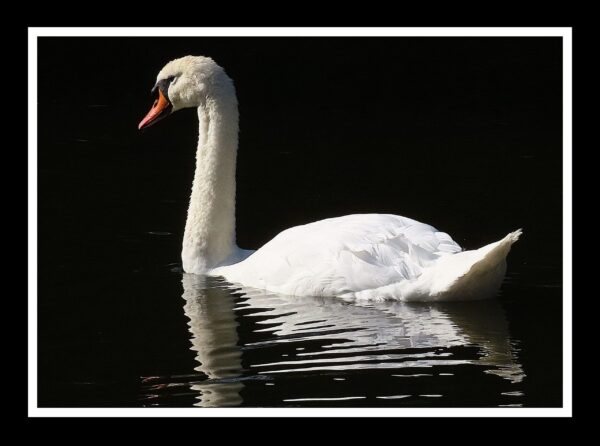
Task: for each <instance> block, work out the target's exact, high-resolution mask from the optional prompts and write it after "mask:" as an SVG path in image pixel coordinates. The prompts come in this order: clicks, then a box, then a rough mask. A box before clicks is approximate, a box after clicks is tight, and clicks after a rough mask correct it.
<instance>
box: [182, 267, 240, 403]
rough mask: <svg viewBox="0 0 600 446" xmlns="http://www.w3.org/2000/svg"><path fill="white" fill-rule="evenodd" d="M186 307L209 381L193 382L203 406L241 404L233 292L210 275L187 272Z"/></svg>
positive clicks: (201, 369) (195, 346)
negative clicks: (218, 285) (212, 283)
mask: <svg viewBox="0 0 600 446" xmlns="http://www.w3.org/2000/svg"><path fill="white" fill-rule="evenodd" d="M182 284H183V296H182V297H183V298H184V299H185V305H184V307H183V309H184V311H185V315H186V316H187V317H188V318H189V322H188V326H189V331H190V333H191V334H192V337H191V341H192V350H194V351H195V352H196V360H197V361H198V363H199V365H198V366H197V367H196V368H195V370H196V371H198V372H202V373H204V374H205V375H206V376H207V377H208V379H207V380H206V381H203V382H200V383H196V384H193V385H192V386H191V388H192V390H195V391H197V392H198V393H199V395H198V402H197V403H196V404H195V405H196V406H200V407H224V406H238V405H239V404H240V403H241V402H242V398H241V396H240V390H241V389H242V388H243V384H242V383H241V382H240V381H237V380H236V378H237V377H239V375H240V373H241V369H242V352H241V349H240V347H239V346H238V335H237V327H238V323H237V322H236V320H235V313H234V296H233V295H232V294H231V293H230V292H229V291H228V290H226V289H221V288H215V287H211V286H209V285H208V284H207V278H206V277H204V276H198V275H195V274H184V275H183V279H182Z"/></svg>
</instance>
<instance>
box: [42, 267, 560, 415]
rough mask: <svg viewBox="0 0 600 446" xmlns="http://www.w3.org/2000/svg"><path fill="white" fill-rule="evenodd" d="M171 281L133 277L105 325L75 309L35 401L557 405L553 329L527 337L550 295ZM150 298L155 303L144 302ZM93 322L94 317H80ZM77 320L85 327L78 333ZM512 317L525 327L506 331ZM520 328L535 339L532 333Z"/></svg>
mask: <svg viewBox="0 0 600 446" xmlns="http://www.w3.org/2000/svg"><path fill="white" fill-rule="evenodd" d="M169 268H171V269H174V270H175V271H170V270H167V271H162V272H155V273H154V274H151V275H148V274H143V273H137V274H131V276H130V278H131V285H135V284H138V285H139V289H137V290H136V291H135V292H133V293H131V294H129V295H127V294H123V295H122V296H120V298H121V299H124V300H127V303H126V304H125V305H126V311H124V312H123V307H122V304H121V307H120V308H121V310H120V312H111V311H110V310H109V309H106V308H99V307H102V304H101V303H100V302H96V303H95V304H92V306H91V308H89V305H88V308H87V309H84V308H83V306H78V305H76V304H75V305H74V306H73V308H71V311H83V313H82V314H81V317H82V318H83V319H82V320H81V321H80V324H81V327H80V330H79V331H77V332H78V333H79V338H74V339H69V340H65V341H64V342H62V343H54V345H52V346H51V347H50V348H48V345H47V343H46V342H42V345H43V346H44V349H43V350H42V356H41V358H42V362H41V365H42V368H41V370H43V371H44V372H45V373H44V374H42V375H41V376H40V384H41V387H40V390H41V398H42V401H45V402H47V404H49V405H55V404H57V403H59V404H58V405H59V406H60V405H63V404H66V405H84V406H85V405H110V406H112V405H119V406H121V405H125V406H199V407H224V406H325V407H337V406H370V407H373V406H411V407H413V406H431V407H439V406H442V407H444V406H452V407H457V406H506V407H511V406H515V407H523V406H530V405H534V406H535V405H549V404H550V405H551V404H557V403H559V402H560V393H561V388H560V382H559V381H558V378H559V375H557V374H556V371H555V370H556V369H557V364H556V363H554V364H551V369H549V370H548V369H545V368H546V365H545V363H546V362H547V361H550V362H551V363H552V362H556V361H558V360H559V358H560V356H559V353H560V342H561V338H560V336H561V330H560V329H559V328H558V329H554V330H553V331H549V332H547V333H543V337H539V338H538V337H537V336H539V335H540V334H541V333H535V332H536V331H542V330H545V329H548V328H550V327H548V326H547V321H545V320H544V319H540V318H537V319H536V315H535V308H536V305H539V304H540V302H542V301H543V302H544V305H549V306H551V307H557V306H559V305H560V294H559V291H560V287H559V286H558V284H555V286H554V287H548V286H544V287H536V286H531V287H522V286H519V287H516V286H515V283H514V281H515V280H516V279H515V278H514V277H509V280H508V281H507V283H506V284H505V286H504V293H503V295H502V297H501V298H499V299H496V300H490V301H481V302H465V303H447V304H444V303H435V304H425V303H422V304H418V303H401V302H355V301H345V300H343V299H339V298H318V297H290V296H284V295H277V294H272V293H267V292H264V291H259V290H254V289H245V288H241V287H236V286H233V285H231V284H229V283H227V282H225V281H223V280H222V279H219V278H212V277H203V276H195V275H189V274H181V273H179V272H178V271H177V269H178V267H176V266H175V267H169ZM539 273H540V271H538V274H539ZM97 284H100V283H98V282H97ZM89 285H90V286H93V282H91V283H90V284H89ZM100 285H101V284H100ZM100 288H101V286H100ZM83 289H85V288H83ZM146 293H153V294H154V295H156V294H157V293H158V295H159V296H162V297H160V298H159V299H153V303H152V304H150V303H144V300H143V299H144V294H146ZM100 294H101V292H100ZM99 298H100V296H99ZM96 311H99V312H100V314H101V315H102V317H100V318H99V314H93V315H92V314H89V313H93V312H96ZM86 312H89V313H88V316H86ZM119 313H120V314H119ZM86 317H88V318H89V319H88V321H87V322H92V323H93V325H94V326H93V327H85V325H86ZM511 317H514V318H515V319H517V320H518V321H520V322H518V323H516V324H509V322H508V321H509V319H510V318H511ZM102 318H107V319H113V318H126V319H127V321H126V323H125V324H123V325H121V326H119V325H120V324H118V323H117V324H115V321H110V323H109V324H108V326H110V327H113V331H112V332H108V333H107V332H104V331H102V330H101V327H102V325H103V321H102ZM528 318H531V320H532V321H536V324H537V326H538V328H537V329H534V330H531V329H528V326H529V325H530V322H529V321H527V320H526V319H528ZM131 323H133V324H134V325H133V326H129V324H131ZM104 325H106V324H104ZM512 325H515V327H514V328H513V327H512ZM115 328H118V329H117V330H116V331H115ZM511 329H512V330H511ZM54 331H55V332H56V331H60V329H58V330H57V329H56V328H55V329H54ZM529 349H531V351H530V350H529ZM546 355H550V357H546ZM528 357H529V358H528ZM536 358H540V359H541V360H542V361H543V362H538V361H539V359H536ZM528 359H529V360H528ZM48 371H49V372H50V373H48ZM53 371H58V372H59V375H58V376H56V375H53V374H52V372H53ZM548 384H550V385H551V387H545V388H543V389H541V388H540V386H547V385H548Z"/></svg>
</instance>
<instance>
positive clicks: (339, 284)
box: [212, 214, 461, 296]
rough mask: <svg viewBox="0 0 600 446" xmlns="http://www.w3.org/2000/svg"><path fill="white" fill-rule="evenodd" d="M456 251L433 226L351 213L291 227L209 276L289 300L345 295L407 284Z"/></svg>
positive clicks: (397, 217)
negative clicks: (250, 253) (247, 255)
mask: <svg viewBox="0 0 600 446" xmlns="http://www.w3.org/2000/svg"><path fill="white" fill-rule="evenodd" d="M460 251H461V247H460V246H459V245H458V244H457V243H456V242H455V241H453V240H452V238H451V237H450V236H449V235H448V234H446V233H444V232H441V231H438V230H437V229H435V228H434V227H433V226H430V225H427V224H424V223H420V222H418V221H416V220H413V219H410V218H406V217H401V216H398V215H390V214H355V215H347V216H344V217H336V218H328V219H325V220H320V221H317V222H313V223H309V224H306V225H301V226H295V227H293V228H290V229H287V230H285V231H283V232H281V233H279V234H278V235H277V236H276V237H275V238H273V239H272V240H271V241H269V242H268V243H267V244H265V245H264V246H263V247H262V248H260V249H259V250H258V251H256V252H255V253H254V254H252V255H250V256H249V257H248V258H247V259H246V260H244V261H242V262H240V263H237V264H234V265H230V266H225V267H220V268H216V269H214V270H213V271H212V274H216V275H222V276H224V277H225V278H226V279H228V280H229V281H232V282H237V283H241V284H244V285H246V286H251V287H254V288H260V289H268V290H271V291H275V292H280V293H284V294H290V295H321V296H323V295H331V296H333V295H337V296H339V295H348V294H353V293H355V292H357V291H360V290H368V289H375V288H380V287H382V286H385V285H388V284H391V283H395V282H399V281H404V280H411V279H415V278H417V277H419V276H420V275H421V274H422V272H423V270H424V269H425V268H427V267H428V266H430V265H432V264H433V263H434V262H435V261H436V260H438V259H439V258H440V257H442V256H444V255H447V254H454V253H457V252H460Z"/></svg>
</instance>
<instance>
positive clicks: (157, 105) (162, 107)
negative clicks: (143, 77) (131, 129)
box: [138, 88, 171, 130]
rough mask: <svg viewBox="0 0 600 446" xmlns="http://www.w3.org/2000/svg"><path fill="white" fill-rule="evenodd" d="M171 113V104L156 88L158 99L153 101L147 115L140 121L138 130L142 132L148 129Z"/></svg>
mask: <svg viewBox="0 0 600 446" xmlns="http://www.w3.org/2000/svg"><path fill="white" fill-rule="evenodd" d="M170 111H171V103H170V102H169V100H168V99H167V98H166V97H165V95H163V93H162V91H160V88H158V99H156V101H154V105H152V108H151V109H150V111H149V112H148V114H147V115H146V116H145V117H144V119H142V121H141V122H140V124H139V125H138V130H142V129H144V128H146V127H150V126H151V125H152V124H154V123H156V122H158V121H160V120H161V119H162V118H164V117H165V116H167V115H168V114H169V112H170Z"/></svg>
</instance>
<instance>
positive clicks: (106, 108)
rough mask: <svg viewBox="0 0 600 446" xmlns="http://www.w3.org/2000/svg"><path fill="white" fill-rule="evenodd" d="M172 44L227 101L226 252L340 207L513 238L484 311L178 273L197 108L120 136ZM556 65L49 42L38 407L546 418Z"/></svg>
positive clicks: (410, 49)
mask: <svg viewBox="0 0 600 446" xmlns="http://www.w3.org/2000/svg"><path fill="white" fill-rule="evenodd" d="M188 53H191V54H204V55H210V56H213V57H214V58H215V59H216V60H217V61H218V62H219V63H221V64H222V65H223V66H225V68H226V70H227V71H228V73H229V74H230V75H231V77H232V78H234V80H235V82H236V86H237V89H238V96H239V100H240V113H241V121H240V126H241V133H240V142H241V145H240V153H239V162H238V197H237V220H238V242H239V244H240V246H242V247H244V248H257V247H259V246H261V245H262V244H264V243H265V242H266V241H268V240H269V239H270V238H272V237H273V236H274V235H276V234H277V232H279V231H280V230H282V229H285V228H286V227H289V226H292V225H296V224H302V223H307V222H309V221H313V220H317V219H321V218H325V217H331V216H335V215H343V214H348V213H355V212H382V213H388V212H389V213H397V214H400V215H405V216H408V217H412V218H416V219H418V220H421V221H424V222H426V223H430V224H433V225H434V226H436V227H438V228H439V229H441V230H444V231H446V232H448V233H450V234H451V235H452V236H453V237H454V238H455V240H457V242H459V243H460V244H461V245H462V246H463V247H465V248H467V249H471V248H476V247H479V246H481V245H483V244H485V243H489V242H491V241H495V240H497V239H499V238H501V237H502V236H504V235H505V234H506V233H507V232H509V231H512V230H514V229H516V228H519V227H523V228H524V236H523V238H522V239H521V240H520V241H519V242H518V243H517V244H516V245H515V246H514V247H513V250H512V252H511V253H510V255H509V266H508V274H507V279H506V281H505V283H504V284H503V287H502V290H501V292H500V295H499V296H498V298H497V299H496V300H491V301H485V302H474V303H452V304H439V303H438V304H403V303H398V302H387V303H367V302H362V303H354V302H347V301H344V300H341V299H336V298H316V297H314V298H292V297H287V296H281V295H275V294H270V293H263V292H258V291H256V290H248V289H240V288H239V287H237V288H236V287H233V286H232V285H230V284H227V283H225V282H223V281H222V280H220V279H218V278H203V277H197V276H190V275H185V274H182V273H181V265H180V260H179V251H180V245H181V237H182V233H183V227H184V222H185V211H186V208H187V200H188V194H189V190H190V189H189V188H190V184H191V178H192V172H193V156H194V150H195V144H196V134H195V133H196V132H197V122H196V116H195V113H193V112H191V111H187V112H186V111H182V112H180V113H178V114H176V115H174V116H171V117H169V118H168V119H166V120H165V121H163V122H161V123H160V124H158V125H157V126H155V127H153V128H151V129H150V130H149V131H148V132H145V133H142V134H140V133H138V132H137V131H136V124H137V122H138V121H139V120H140V118H141V117H142V116H143V115H144V114H145V112H146V111H147V108H148V107H149V106H150V102H151V98H150V97H149V93H148V91H149V89H150V87H151V86H152V84H153V80H154V77H155V76H156V73H157V71H158V70H159V69H160V68H161V67H162V65H163V64H164V63H165V62H166V61H168V60H170V59H171V58H174V57H177V56H181V55H184V54H188ZM560 57H561V47H560V41H559V40H557V39H531V38H529V39H73V38H72V39H43V41H41V42H40V58H39V129H38V139H39V152H38V153H39V155H38V156H39V162H38V163H39V172H38V179H39V190H38V196H39V223H38V225H39V234H38V244H39V290H38V319H39V321H38V330H39V339H38V363H39V368H38V395H39V401H38V403H39V405H40V406H45V407H47V406H192V405H196V406H329V407H332V406H410V407H415V406H429V407H458V406H463V407H464V406H560V405H561V404H562V282H561V280H562V279H561V277H562V268H561V264H562V235H561V234H562V223H561V222H562V173H561V168H562V166H561V157H562V151H561V150H562V149H561V137H562V136H561V130H560V128H561V102H560V101H561V99H560V98H561V77H560V76H561V74H560V72H561V60H560ZM374 73H375V74H376V76H377V81H376V82H374V81H373V76H374ZM67 80H68V81H67Z"/></svg>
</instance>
